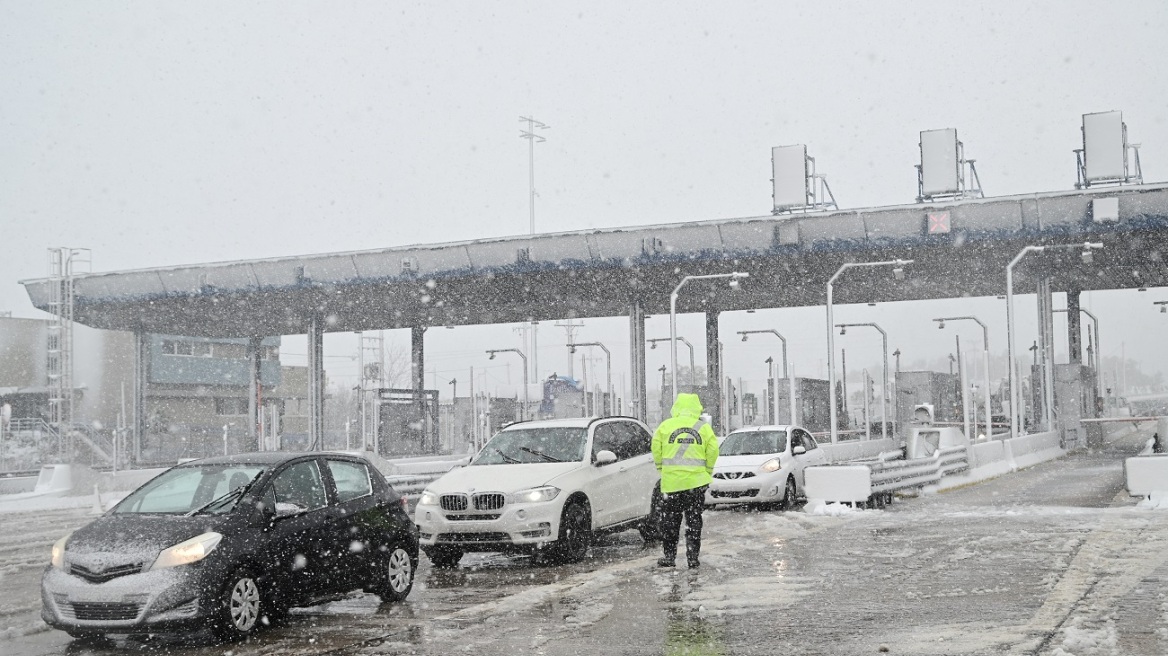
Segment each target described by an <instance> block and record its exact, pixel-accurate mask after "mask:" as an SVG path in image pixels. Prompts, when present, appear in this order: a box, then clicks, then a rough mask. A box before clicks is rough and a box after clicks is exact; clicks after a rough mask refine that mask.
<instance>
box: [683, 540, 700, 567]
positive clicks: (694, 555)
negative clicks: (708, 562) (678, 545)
mask: <svg viewBox="0 0 1168 656" xmlns="http://www.w3.org/2000/svg"><path fill="white" fill-rule="evenodd" d="M701 550H702V540H701V538H697V539H693V538H690V537H689V536H686V539H685V560H686V563H687V564H688V565H689V568H690V569H697V568H698V567H701V565H702V563H701V561H700V560H699V559H698V554H699V553H700V552H701Z"/></svg>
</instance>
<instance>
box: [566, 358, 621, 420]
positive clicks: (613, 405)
mask: <svg viewBox="0 0 1168 656" xmlns="http://www.w3.org/2000/svg"><path fill="white" fill-rule="evenodd" d="M567 346H568V348H569V349H571V351H572V353H575V352H576V348H577V347H579V346H599V347H600V350H602V351H604V357H605V360H606V362H607V364H608V381H607V382H608V402H609V404H610V406H609V407H610V409H615V408H616V399H615V398H613V396H612V353H611V352H610V351H609V350H608V348H607V347H606V346H605V345H604V344H601V343H600V342H576V343H570V344H568V345H567ZM600 408H601V409H602V410H603V409H604V404H603V403H601V404H600ZM611 414H612V412H611V410H610V412H609V415H611ZM606 416H607V415H606Z"/></svg>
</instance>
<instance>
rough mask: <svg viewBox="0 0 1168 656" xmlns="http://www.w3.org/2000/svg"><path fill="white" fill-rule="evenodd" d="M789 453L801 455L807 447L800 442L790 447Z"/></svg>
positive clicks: (805, 451)
mask: <svg viewBox="0 0 1168 656" xmlns="http://www.w3.org/2000/svg"><path fill="white" fill-rule="evenodd" d="M791 453H794V454H795V455H797V456H798V455H802V454H804V453H807V447H805V446H803V445H802V444H800V445H799V446H797V447H795V448H794V449H791Z"/></svg>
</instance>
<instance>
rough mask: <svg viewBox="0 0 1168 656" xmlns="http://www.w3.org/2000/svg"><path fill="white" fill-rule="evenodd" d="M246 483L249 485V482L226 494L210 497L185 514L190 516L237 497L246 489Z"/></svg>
mask: <svg viewBox="0 0 1168 656" xmlns="http://www.w3.org/2000/svg"><path fill="white" fill-rule="evenodd" d="M248 485H251V483H248V484H247V485H240V486H239V487H237V488H235V489H234V490H231V491H230V492H228V493H227V494H223V495H220V496H218V497H216V498H214V499H211V500H210V501H208V502H207V503H204V504H203V505H201V506H199V507H198V508H195V509H194V510H192V511H190V512H189V513H187V515H186V516H187V517H190V516H192V515H197V514H199V513H201V512H203V511H204V510H206V509H208V508H210V507H211V506H213V505H215V504H217V503H222V504H225V503H227V502H228V501H231V500H234V498H235V497H239V496H242V495H243V491H244V490H246V489H247V487H248Z"/></svg>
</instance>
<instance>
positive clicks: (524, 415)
mask: <svg viewBox="0 0 1168 656" xmlns="http://www.w3.org/2000/svg"><path fill="white" fill-rule="evenodd" d="M487 353H488V354H490V356H491V357H490V359H491V360H494V359H495V354H496V353H516V354H518V355H519V357H521V358H523V407H522V408H521V409H520V410H519V421H523V420H524V419H526V418H527V407H528V405H530V399H528V391H527V356H526V355H524V354H523V351H520V350H519V349H517V348H505V349H487Z"/></svg>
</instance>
